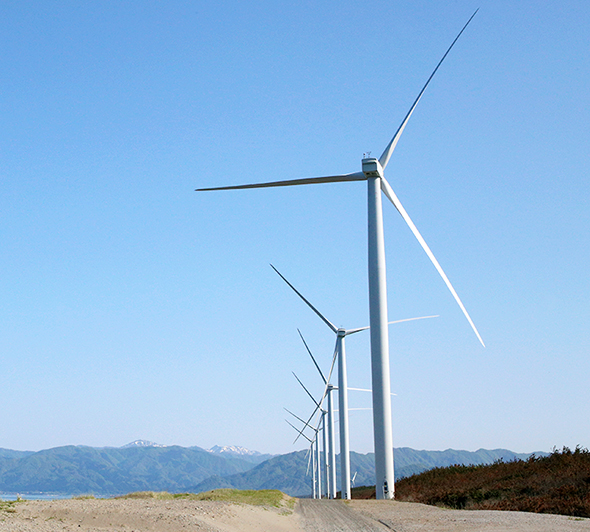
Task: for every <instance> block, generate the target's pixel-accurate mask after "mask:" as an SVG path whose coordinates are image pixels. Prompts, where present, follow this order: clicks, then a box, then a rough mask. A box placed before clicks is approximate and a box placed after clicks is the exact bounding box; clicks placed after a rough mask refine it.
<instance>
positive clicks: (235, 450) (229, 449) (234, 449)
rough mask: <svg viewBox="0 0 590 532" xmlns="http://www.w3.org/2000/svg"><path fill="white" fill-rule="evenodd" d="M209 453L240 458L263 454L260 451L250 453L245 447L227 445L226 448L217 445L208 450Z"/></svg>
mask: <svg viewBox="0 0 590 532" xmlns="http://www.w3.org/2000/svg"><path fill="white" fill-rule="evenodd" d="M207 451H208V452H210V453H214V454H235V455H238V456H259V455H260V454H261V453H259V452H258V451H250V450H249V449H246V448H245V447H238V446H237V445H226V446H225V447H220V446H219V445H215V446H213V447H211V449H207Z"/></svg>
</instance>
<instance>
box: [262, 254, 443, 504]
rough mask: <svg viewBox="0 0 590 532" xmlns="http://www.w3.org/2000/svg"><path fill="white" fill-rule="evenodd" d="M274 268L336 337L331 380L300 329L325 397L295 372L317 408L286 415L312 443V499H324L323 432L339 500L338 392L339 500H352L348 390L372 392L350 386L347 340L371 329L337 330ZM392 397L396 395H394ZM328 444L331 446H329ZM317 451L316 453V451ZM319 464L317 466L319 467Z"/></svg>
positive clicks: (329, 482) (331, 493) (332, 489)
mask: <svg viewBox="0 0 590 532" xmlns="http://www.w3.org/2000/svg"><path fill="white" fill-rule="evenodd" d="M271 267H272V269H273V270H274V271H275V272H276V273H277V274H278V275H279V276H280V277H281V279H283V281H285V283H287V284H288V285H289V287H290V288H291V289H292V290H293V291H294V292H295V293H296V294H297V295H298V296H299V297H300V298H301V299H302V300H303V301H304V302H305V303H306V304H307V306H308V307H309V308H311V310H313V311H314V312H315V313H316V314H317V315H318V316H319V317H320V319H321V320H322V321H323V322H324V323H325V324H326V325H327V326H328V327H329V328H330V330H331V331H332V332H333V333H335V334H336V345H335V346H334V354H333V355H332V364H331V366H330V372H329V373H328V377H327V378H326V377H325V376H324V374H323V372H322V370H321V369H320V366H319V365H318V363H317V361H316V359H315V357H314V356H313V353H312V352H311V349H310V348H309V346H308V345H307V342H306V341H305V338H303V335H302V334H301V331H299V329H297V331H298V332H299V336H300V337H301V340H302V341H303V344H304V345H305V348H306V350H307V352H308V353H309V356H310V357H311V359H312V361H313V363H314V365H315V367H316V369H317V370H318V372H319V374H320V376H321V378H322V380H323V381H324V385H325V388H324V392H323V394H322V398H321V399H320V401H319V402H318V401H317V400H316V399H315V398H314V396H313V395H312V394H311V393H310V392H309V390H308V389H307V388H306V386H305V385H304V384H303V383H302V382H301V380H299V377H297V375H295V373H293V375H294V376H295V378H296V379H297V381H298V382H299V384H300V385H301V386H302V387H303V389H304V390H305V392H306V393H307V395H309V397H311V400H312V401H313V402H314V403H315V405H316V408H315V409H314V410H313V412H312V413H311V415H310V416H309V418H308V419H307V421H305V420H303V419H301V418H300V417H299V416H297V415H296V414H293V412H291V411H290V410H288V409H285V410H287V412H289V414H291V415H292V416H294V417H295V418H296V419H298V420H299V421H300V422H301V423H302V424H303V428H302V429H297V428H296V427H294V426H293V425H292V424H291V423H290V422H289V421H287V423H289V424H290V425H291V426H292V427H293V428H294V429H295V430H297V432H298V436H297V438H296V439H295V441H297V439H298V438H299V436H303V437H304V438H305V439H307V440H308V441H309V443H310V461H311V464H312V474H311V477H312V497H313V498H321V485H322V482H321V467H320V462H321V457H322V455H321V453H320V447H319V445H320V441H319V433H320V432H323V434H324V454H323V457H324V469H325V471H326V491H325V493H326V496H327V497H328V498H335V497H336V452H335V444H334V429H333V428H334V408H333V402H332V393H333V392H335V391H337V392H338V418H339V429H340V431H339V433H340V479H341V480H340V484H341V487H340V497H341V498H342V499H351V498H352V491H351V490H352V479H351V477H350V431H349V417H348V414H349V411H350V409H349V407H348V391H349V390H358V391H367V392H371V390H363V389H359V388H351V387H349V386H348V372H347V368H346V349H345V338H346V337H347V336H349V335H351V334H355V333H358V332H361V331H366V330H367V329H369V327H368V326H367V327H359V328H356V329H344V328H337V327H336V326H334V325H333V324H332V323H331V322H330V321H329V320H328V319H327V318H326V317H325V316H324V315H323V314H322V313H321V312H320V311H319V310H318V309H317V308H316V307H314V306H313V305H312V304H311V303H310V302H309V301H308V300H307V299H306V298H305V297H304V296H303V294H301V292H299V291H298V290H297V289H296V288H295V287H294V286H293V285H292V284H291V283H290V282H289V281H288V280H287V279H286V278H285V277H284V276H283V275H282V274H281V272H279V271H278V270H277V269H276V268H275V267H274V266H273V265H272V264H271ZM437 317H438V316H421V317H418V318H406V319H403V320H396V321H390V322H389V325H392V324H396V323H403V322H407V321H415V320H422V319H428V318H437ZM336 360H337V361H338V386H337V387H335V386H334V385H332V384H331V382H330V379H331V376H332V371H333V370H334V366H335V362H336ZM392 395H393V394H392ZM325 397H326V398H327V400H328V410H327V411H326V410H324V409H323V407H322V401H323V399H324V398H325ZM318 412H319V416H318V419H317V422H316V424H315V426H314V425H312V424H311V421H312V418H313V417H314V416H315V414H316V413H318ZM326 415H327V418H328V421H327V422H328V425H327V434H328V442H326V439H325V436H326ZM305 429H311V430H312V431H313V432H314V437H313V438H309V437H308V436H306V435H305V434H304V431H305ZM326 443H328V446H326ZM314 451H315V452H314ZM316 465H317V467H316Z"/></svg>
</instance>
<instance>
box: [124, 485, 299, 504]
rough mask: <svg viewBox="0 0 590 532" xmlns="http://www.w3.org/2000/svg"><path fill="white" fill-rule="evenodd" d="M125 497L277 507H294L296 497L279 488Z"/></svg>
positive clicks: (165, 493) (150, 493)
mask: <svg viewBox="0 0 590 532" xmlns="http://www.w3.org/2000/svg"><path fill="white" fill-rule="evenodd" d="M118 498H123V499H160V500H174V499H188V500H192V501H224V502H233V503H240V504H251V505H254V506H270V507H275V508H283V507H287V508H292V507H293V505H294V504H295V499H293V498H292V497H289V496H288V495H285V494H284V493H283V492H281V491H279V490H236V489H218V490H211V491H206V492H203V493H168V492H167V491H158V492H156V491H138V492H135V493H129V494H128V495H123V496H122V497H118Z"/></svg>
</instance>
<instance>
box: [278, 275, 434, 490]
mask: <svg viewBox="0 0 590 532" xmlns="http://www.w3.org/2000/svg"><path fill="white" fill-rule="evenodd" d="M270 266H271V268H272V269H273V270H274V271H275V272H276V273H277V274H278V275H279V277H280V278H281V279H282V280H283V281H285V283H287V284H288V285H289V287H290V288H291V290H293V292H295V293H296V294H297V295H298V296H299V297H300V298H301V299H302V300H303V301H304V303H305V304H306V305H307V306H308V307H309V308H310V309H311V310H313V311H314V312H315V313H316V314H317V315H318V316H319V318H320V319H321V320H322V321H323V322H324V323H325V324H326V325H327V326H328V327H329V328H330V330H331V331H332V332H333V333H334V334H336V345H335V346H334V355H333V359H334V358H337V359H338V410H339V412H340V414H339V416H338V417H339V420H340V484H341V486H340V496H341V498H342V499H348V500H349V499H351V498H352V491H351V481H350V432H349V423H348V411H349V408H348V390H349V389H350V388H349V387H348V374H347V370H346V348H345V338H346V337H347V336H350V335H351V334H355V333H358V332H361V331H366V330H367V329H369V327H358V328H356V329H344V328H342V327H336V326H335V325H333V324H332V322H331V321H330V320H328V318H326V317H325V316H324V315H323V314H322V313H321V312H320V311H319V310H318V309H317V308H316V307H314V306H313V305H312V304H311V303H310V302H309V301H308V300H307V299H306V298H305V296H304V295H303V294H302V293H301V292H299V290H297V288H295V287H294V286H293V285H292V284H291V283H290V282H289V281H288V280H287V278H286V277H285V276H284V275H283V274H282V273H281V272H280V271H279V270H277V269H276V268H275V267H274V266H273V265H272V264H271V265H270ZM436 317H438V316H422V317H420V318H408V319H405V320H397V321H391V322H389V324H390V325H391V324H393V323H401V322H405V321H414V320H421V319H426V318H436ZM298 331H299V329H298ZM299 336H301V340H303V343H304V345H305V348H306V349H307V352H308V353H309V355H310V356H311V359H312V360H313V362H314V364H315V365H316V368H317V369H318V371H320V368H319V366H318V365H317V362H316V360H315V358H314V356H313V355H312V354H311V351H310V349H309V347H308V345H307V342H306V341H305V339H304V338H303V335H302V334H301V331H299ZM320 375H321V376H322V378H323V379H324V382H326V384H327V381H326V378H325V377H324V375H323V374H322V372H321V371H320ZM297 380H299V379H297ZM300 384H301V383H300ZM301 385H302V386H303V384H301ZM306 391H307V390H306ZM307 393H309V392H307ZM318 407H320V405H319V404H318Z"/></svg>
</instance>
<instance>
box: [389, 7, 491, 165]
mask: <svg viewBox="0 0 590 532" xmlns="http://www.w3.org/2000/svg"><path fill="white" fill-rule="evenodd" d="M478 11H479V9H476V10H475V13H473V15H471V18H470V19H469V20H468V21H467V23H466V24H465V26H463V29H462V30H461V31H460V32H459V34H458V35H457V36H456V37H455V40H454V41H453V42H452V43H451V46H449V48H448V50H447V51H446V52H445V55H443V56H442V59H441V60H440V61H439V62H438V65H436V68H435V69H434V70H433V72H432V74H430V77H429V78H428V81H427V82H426V84H425V85H424V87H422V90H421V91H420V94H418V97H417V98H416V101H415V102H414V103H413V105H412V107H410V110H409V111H408V114H407V115H406V117H405V118H404V120H403V122H402V123H401V125H400V126H399V128H398V130H397V131H396V132H395V135H394V136H393V138H392V139H391V141H390V142H389V144H388V145H387V148H385V151H384V152H383V154H382V155H381V157H379V163H381V166H382V167H383V169H384V170H385V167H386V166H387V163H388V162H389V159H390V157H391V154H392V153H393V150H394V149H395V147H396V145H397V142H398V140H399V138H400V137H401V134H402V133H403V132H404V128H405V127H406V124H407V123H408V120H409V119H410V116H412V113H413V112H414V109H415V108H416V106H417V105H418V102H419V101H420V98H422V95H423V94H424V91H425V90H426V87H428V84H429V83H430V80H431V79H432V78H433V77H434V75H435V74H436V71H437V70H438V67H440V65H441V64H442V62H443V61H444V60H445V58H446V57H447V55H448V54H449V52H450V51H451V48H452V47H453V46H455V43H456V42H457V40H458V39H459V37H461V34H462V33H463V32H464V31H465V28H466V27H467V26H468V24H469V23H470V22H471V20H472V19H473V17H474V16H475V14H476V13H477V12H478Z"/></svg>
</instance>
